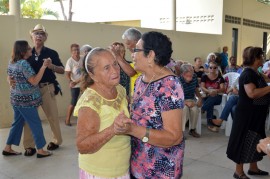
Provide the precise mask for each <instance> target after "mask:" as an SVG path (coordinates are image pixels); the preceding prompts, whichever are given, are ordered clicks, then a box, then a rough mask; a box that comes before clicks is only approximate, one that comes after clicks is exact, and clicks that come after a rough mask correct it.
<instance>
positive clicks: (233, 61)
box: [225, 56, 240, 73]
mask: <svg viewBox="0 0 270 179" xmlns="http://www.w3.org/2000/svg"><path fill="white" fill-rule="evenodd" d="M239 68H240V66H238V65H237V64H236V58H235V57H234V56H231V58H230V65H229V66H227V67H226V68H225V73H230V72H237V71H238V69H239Z"/></svg>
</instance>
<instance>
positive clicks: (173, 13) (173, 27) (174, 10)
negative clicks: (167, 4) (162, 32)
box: [171, 0, 176, 30]
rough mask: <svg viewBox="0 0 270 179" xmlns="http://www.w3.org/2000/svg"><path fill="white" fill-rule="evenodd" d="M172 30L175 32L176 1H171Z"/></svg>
mask: <svg viewBox="0 0 270 179" xmlns="http://www.w3.org/2000/svg"><path fill="white" fill-rule="evenodd" d="M171 19H172V30H176V0H172V18H171Z"/></svg>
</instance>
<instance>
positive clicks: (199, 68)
mask: <svg viewBox="0 0 270 179" xmlns="http://www.w3.org/2000/svg"><path fill="white" fill-rule="evenodd" d="M194 62H195V63H194V66H193V69H194V73H195V74H196V75H197V78H198V80H199V83H200V82H201V78H202V75H203V74H204V67H203V65H202V59H201V58H200V57H196V58H195V59H194Z"/></svg>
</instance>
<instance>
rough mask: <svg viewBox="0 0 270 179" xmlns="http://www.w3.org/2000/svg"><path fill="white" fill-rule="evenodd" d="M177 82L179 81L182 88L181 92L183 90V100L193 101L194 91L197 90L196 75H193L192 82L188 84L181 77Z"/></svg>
mask: <svg viewBox="0 0 270 179" xmlns="http://www.w3.org/2000/svg"><path fill="white" fill-rule="evenodd" d="M179 80H180V82H181V84H182V87H183V90H184V95H185V100H187V99H191V100H194V99H195V90H196V88H199V83H198V79H197V75H196V74H195V73H194V75H193V77H192V80H191V81H190V82H189V83H187V82H186V81H185V79H184V78H183V77H182V76H180V77H179Z"/></svg>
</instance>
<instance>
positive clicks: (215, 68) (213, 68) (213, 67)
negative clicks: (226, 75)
mask: <svg viewBox="0 0 270 179" xmlns="http://www.w3.org/2000/svg"><path fill="white" fill-rule="evenodd" d="M209 68H210V69H214V70H215V69H217V67H209Z"/></svg>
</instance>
